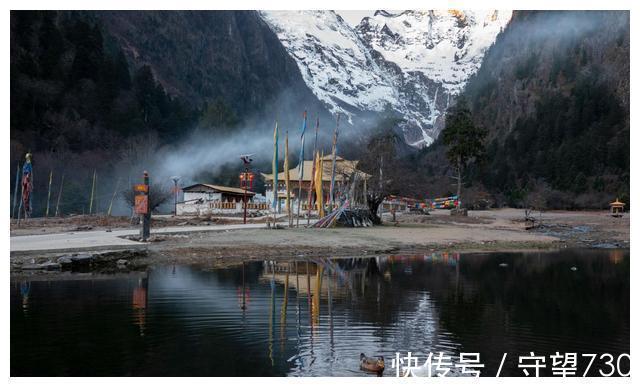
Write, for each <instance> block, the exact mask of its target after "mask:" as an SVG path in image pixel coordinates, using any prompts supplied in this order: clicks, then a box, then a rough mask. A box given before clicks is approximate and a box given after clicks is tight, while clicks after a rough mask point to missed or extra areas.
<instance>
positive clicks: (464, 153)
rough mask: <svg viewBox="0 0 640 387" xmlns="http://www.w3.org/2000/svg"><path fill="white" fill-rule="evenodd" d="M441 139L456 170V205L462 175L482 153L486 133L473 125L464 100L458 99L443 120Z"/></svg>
mask: <svg viewBox="0 0 640 387" xmlns="http://www.w3.org/2000/svg"><path fill="white" fill-rule="evenodd" d="M445 120H446V121H445V122H446V124H445V128H444V130H443V131H442V139H443V142H444V144H445V145H446V146H447V158H448V159H449V162H450V163H451V165H452V166H453V167H454V168H455V169H456V173H457V180H458V190H457V194H458V203H459V202H460V190H461V188H462V175H463V173H464V170H465V169H466V168H467V166H468V165H469V164H470V163H471V162H472V161H474V160H477V159H478V158H479V157H480V156H482V154H483V153H484V138H485V136H486V134H487V132H486V131H485V130H484V129H483V128H480V127H478V126H476V125H475V124H474V123H473V119H472V116H471V111H470V110H469V106H468V104H467V101H466V100H465V99H464V98H460V99H458V102H457V103H456V105H455V106H453V107H452V108H450V109H449V111H448V112H447V116H446V118H445Z"/></svg>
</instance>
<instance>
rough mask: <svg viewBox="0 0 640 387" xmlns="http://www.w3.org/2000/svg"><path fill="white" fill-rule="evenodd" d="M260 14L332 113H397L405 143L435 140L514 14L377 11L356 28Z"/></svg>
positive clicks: (326, 14)
mask: <svg viewBox="0 0 640 387" xmlns="http://www.w3.org/2000/svg"><path fill="white" fill-rule="evenodd" d="M261 16H262V17H263V18H264V19H265V20H266V21H267V22H268V24H269V25H270V26H271V28H272V29H273V30H274V32H276V34H277V35H278V37H279V38H280V41H281V42H282V43H283V45H284V46H285V47H286V49H287V51H288V52H289V53H290V55H291V56H292V57H293V58H294V59H295V60H296V62H297V64H298V67H299V68H300V71H301V73H302V75H303V78H304V80H305V82H306V83H307V85H308V86H309V87H310V88H311V90H312V91H313V93H314V94H315V95H316V96H318V98H319V99H320V100H321V101H322V102H324V103H325V104H326V105H327V106H328V108H329V109H330V110H331V111H332V112H341V113H344V114H346V115H347V116H348V117H349V118H350V120H351V121H357V120H358V119H359V118H361V117H364V116H366V115H367V113H370V112H374V113H379V112H384V111H387V112H396V113H397V114H398V115H399V116H401V117H402V118H404V119H405V120H406V121H405V122H404V124H403V128H402V129H403V131H404V136H405V140H406V141H407V143H409V144H411V145H413V146H416V147H423V146H426V145H429V144H431V143H432V142H433V140H434V139H435V138H436V137H437V135H438V133H439V131H440V130H441V128H442V124H443V121H442V120H443V114H444V112H445V111H446V109H447V107H448V106H449V104H450V103H451V101H452V97H455V96H456V95H457V94H458V93H459V92H460V91H461V90H462V88H463V87H464V85H465V82H466V81H467V80H468V78H469V77H470V76H471V75H472V74H473V73H474V72H475V71H476V70H477V69H478V68H479V67H480V63H481V62H482V57H483V55H484V52H485V51H486V49H487V48H488V47H489V46H490V45H491V44H492V43H493V41H494V39H495V37H496V35H497V34H498V33H499V32H500V31H501V29H502V28H503V27H504V26H505V25H506V24H507V23H508V21H509V19H510V17H511V12H510V11H444V12H439V11H426V12H420V11H405V12H401V13H389V12H385V11H377V12H376V13H375V14H374V16H373V17H367V18H364V19H363V20H362V21H361V23H360V24H359V25H357V26H356V27H355V28H353V27H351V26H350V25H349V24H348V23H346V22H345V21H344V20H343V19H342V18H341V17H340V15H339V14H337V13H335V12H333V11H277V12H274V11H268V12H261Z"/></svg>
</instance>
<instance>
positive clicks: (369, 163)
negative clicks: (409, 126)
mask: <svg viewBox="0 0 640 387" xmlns="http://www.w3.org/2000/svg"><path fill="white" fill-rule="evenodd" d="M398 122H399V120H397V119H393V118H390V119H385V120H383V121H382V122H381V124H380V126H379V127H378V129H377V130H376V131H375V134H374V135H373V136H372V137H370V139H369V141H368V142H367V145H366V148H367V151H366V152H365V153H364V154H363V157H362V158H361V159H360V164H359V167H360V168H361V169H362V170H363V171H364V172H366V173H368V174H369V175H370V176H371V177H370V178H369V179H368V180H367V192H366V198H367V207H369V211H371V215H372V216H373V218H374V223H376V224H380V223H381V222H382V220H381V219H380V217H379V216H378V208H379V207H380V204H382V202H383V201H384V199H385V198H386V197H387V196H388V195H391V194H394V193H397V192H398V191H399V190H400V189H401V187H400V184H401V175H400V174H401V173H402V172H401V171H402V170H403V168H401V166H400V160H399V159H398V157H397V156H398V152H397V148H398V145H399V144H400V143H401V141H402V138H400V136H399V135H398V134H397V133H396V132H395V131H394V128H395V127H396V125H397V124H398Z"/></svg>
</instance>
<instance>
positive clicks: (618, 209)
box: [609, 198, 625, 218]
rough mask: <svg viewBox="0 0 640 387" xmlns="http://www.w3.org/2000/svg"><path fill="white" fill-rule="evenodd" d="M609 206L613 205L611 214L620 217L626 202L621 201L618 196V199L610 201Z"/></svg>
mask: <svg viewBox="0 0 640 387" xmlns="http://www.w3.org/2000/svg"><path fill="white" fill-rule="evenodd" d="M609 206H611V216H615V217H616V218H619V217H621V216H622V213H623V212H624V206H625V203H623V202H621V201H620V200H619V199H618V198H616V201H615V202H611V203H609Z"/></svg>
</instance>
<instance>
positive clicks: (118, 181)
mask: <svg viewBox="0 0 640 387" xmlns="http://www.w3.org/2000/svg"><path fill="white" fill-rule="evenodd" d="M119 186H120V178H118V180H117V181H116V188H115V189H114V190H113V195H111V201H110V202H109V209H108V210H107V216H111V209H112V208H113V200H114V199H115V198H116V193H117V192H118V188H119Z"/></svg>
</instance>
